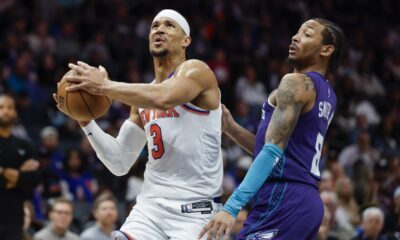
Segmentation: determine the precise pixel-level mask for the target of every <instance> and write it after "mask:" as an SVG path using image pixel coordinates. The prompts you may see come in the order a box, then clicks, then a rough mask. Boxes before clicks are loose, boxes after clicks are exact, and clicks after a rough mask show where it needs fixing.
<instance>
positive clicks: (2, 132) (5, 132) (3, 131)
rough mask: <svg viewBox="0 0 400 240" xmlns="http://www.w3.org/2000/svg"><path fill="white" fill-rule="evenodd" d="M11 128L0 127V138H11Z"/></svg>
mask: <svg viewBox="0 0 400 240" xmlns="http://www.w3.org/2000/svg"><path fill="white" fill-rule="evenodd" d="M11 131H12V128H10V127H0V137H4V138H7V137H9V136H11Z"/></svg>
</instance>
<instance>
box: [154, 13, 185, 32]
mask: <svg viewBox="0 0 400 240" xmlns="http://www.w3.org/2000/svg"><path fill="white" fill-rule="evenodd" d="M162 17H167V18H170V19H172V20H174V21H175V22H177V23H178V24H179V26H181V28H182V29H183V31H184V32H185V33H186V35H188V36H190V27H189V23H188V22H187V21H186V19H185V18H184V17H183V16H182V15H181V14H180V13H178V12H177V11H175V10H172V9H164V10H162V11H161V12H159V13H158V14H157V15H156V16H155V17H154V19H153V22H154V21H156V20H158V19H160V18H162Z"/></svg>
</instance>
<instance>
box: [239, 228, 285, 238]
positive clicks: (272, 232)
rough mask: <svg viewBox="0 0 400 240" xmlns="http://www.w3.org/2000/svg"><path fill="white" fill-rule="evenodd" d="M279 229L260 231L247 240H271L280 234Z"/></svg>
mask: <svg viewBox="0 0 400 240" xmlns="http://www.w3.org/2000/svg"><path fill="white" fill-rule="evenodd" d="M278 231H279V229H274V230H267V231H260V232H256V233H253V234H250V235H249V236H247V238H246V240H271V239H274V238H275V236H276V235H277V234H278Z"/></svg>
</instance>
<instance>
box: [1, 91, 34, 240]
mask: <svg viewBox="0 0 400 240" xmlns="http://www.w3.org/2000/svg"><path fill="white" fill-rule="evenodd" d="M16 119H17V111H16V109H15V103H14V99H13V98H12V97H10V96H8V95H5V94H1V95H0V239H2V240H22V235H23V221H24V210H23V202H24V200H25V199H27V198H30V197H32V193H33V189H34V188H35V187H36V186H37V185H38V184H39V181H40V174H39V171H37V170H38V168H39V163H38V162H37V161H36V160H34V158H35V157H36V155H35V152H34V150H33V147H32V146H31V144H30V143H28V142H26V141H25V140H22V139H19V138H17V137H15V136H13V135H12V133H11V132H12V128H13V125H14V122H15V121H16Z"/></svg>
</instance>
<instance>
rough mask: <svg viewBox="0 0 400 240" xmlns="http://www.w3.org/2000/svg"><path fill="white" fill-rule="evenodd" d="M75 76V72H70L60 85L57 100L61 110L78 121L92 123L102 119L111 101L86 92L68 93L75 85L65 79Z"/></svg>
mask: <svg viewBox="0 0 400 240" xmlns="http://www.w3.org/2000/svg"><path fill="white" fill-rule="evenodd" d="M74 74H76V72H75V71H73V70H70V71H68V72H67V73H66V74H65V75H64V76H63V78H62V79H61V81H60V82H59V84H58V88H57V99H58V104H59V106H60V108H61V109H62V110H63V111H65V112H66V113H67V114H69V115H70V116H71V117H72V118H74V119H75V120H78V121H90V120H93V119H96V118H98V117H101V116H102V115H103V114H105V113H106V112H107V111H108V109H109V108H110V106H111V100H110V99H109V98H108V97H106V96H99V95H93V94H90V93H88V92H86V91H84V90H78V91H74V92H68V91H67V90H66V88H67V87H68V86H71V85H73V84H75V83H70V82H67V81H66V80H65V78H64V77H65V76H70V75H74Z"/></svg>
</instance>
